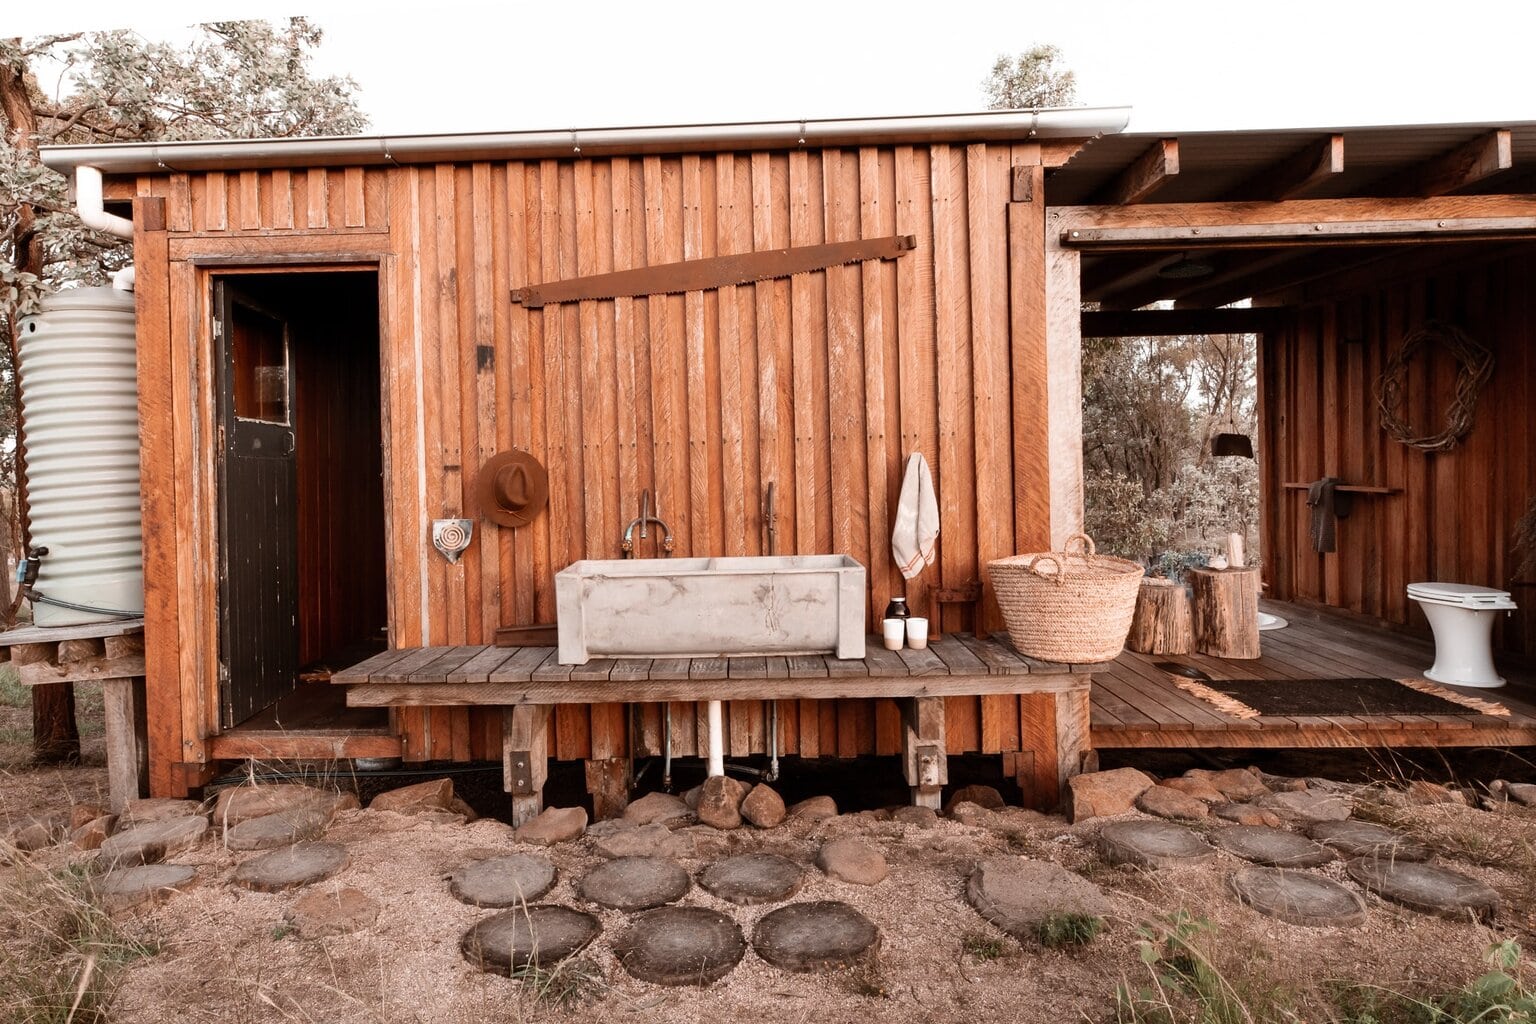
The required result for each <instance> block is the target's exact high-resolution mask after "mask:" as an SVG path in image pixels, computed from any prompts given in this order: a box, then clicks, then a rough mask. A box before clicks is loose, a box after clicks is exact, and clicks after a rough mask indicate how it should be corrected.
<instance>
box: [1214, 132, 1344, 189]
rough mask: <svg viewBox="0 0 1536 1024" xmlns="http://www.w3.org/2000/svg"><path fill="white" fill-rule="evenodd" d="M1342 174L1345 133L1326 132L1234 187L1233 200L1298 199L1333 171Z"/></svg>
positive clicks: (1326, 178) (1332, 173) (1328, 176)
mask: <svg viewBox="0 0 1536 1024" xmlns="http://www.w3.org/2000/svg"><path fill="white" fill-rule="evenodd" d="M1343 173H1344V135H1343V133H1342V132H1339V133H1335V134H1333V135H1329V136H1326V137H1324V138H1323V139H1321V140H1319V141H1318V142H1315V143H1312V144H1310V145H1307V146H1305V147H1303V148H1302V149H1299V150H1297V151H1296V152H1295V153H1293V154H1291V155H1290V156H1289V157H1287V158H1286V159H1284V160H1282V161H1280V162H1279V163H1276V164H1273V165H1271V166H1270V167H1268V168H1265V169H1264V170H1263V171H1260V172H1259V173H1258V174H1256V175H1254V176H1253V177H1252V178H1250V179H1248V180H1247V181H1245V182H1244V183H1243V184H1242V185H1240V186H1238V187H1237V188H1236V189H1234V190H1233V195H1232V198H1233V199H1257V200H1263V201H1268V202H1281V201H1283V200H1286V199H1298V198H1300V197H1302V196H1305V195H1306V194H1307V193H1308V192H1310V191H1312V189H1314V188H1315V187H1316V186H1318V185H1321V184H1322V183H1323V182H1325V181H1327V180H1328V179H1329V178H1331V177H1332V176H1333V175H1335V174H1343Z"/></svg>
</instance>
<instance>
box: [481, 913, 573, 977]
mask: <svg viewBox="0 0 1536 1024" xmlns="http://www.w3.org/2000/svg"><path fill="white" fill-rule="evenodd" d="M602 930H603V926H602V925H601V924H599V923H598V920H597V918H595V917H593V916H592V915H591V914H588V913H585V912H583V911H580V910H574V909H572V908H571V907H561V906H555V905H553V904H545V905H543V906H537V907H516V908H514V909H512V910H503V911H502V912H501V913H499V914H492V915H491V916H490V917H488V918H486V919H485V920H483V921H480V922H478V923H477V924H475V925H473V926H471V927H470V929H469V930H468V931H466V932H465V933H464V937H463V938H462V939H460V940H459V949H460V950H461V951H462V952H463V954H464V959H466V960H468V961H469V962H470V963H472V964H474V965H475V966H476V967H478V968H480V969H481V970H482V971H492V972H494V973H497V974H511V973H512V972H513V971H516V970H520V969H521V968H524V967H527V966H528V965H529V964H533V965H535V966H537V967H543V968H549V967H553V966H554V965H555V964H557V963H559V962H560V961H561V960H564V959H565V958H566V957H568V956H570V955H572V954H573V953H578V952H580V951H581V950H583V949H585V948H586V947H587V945H588V943H590V942H591V941H592V940H593V939H595V938H597V936H598V933H599V932H601V931H602Z"/></svg>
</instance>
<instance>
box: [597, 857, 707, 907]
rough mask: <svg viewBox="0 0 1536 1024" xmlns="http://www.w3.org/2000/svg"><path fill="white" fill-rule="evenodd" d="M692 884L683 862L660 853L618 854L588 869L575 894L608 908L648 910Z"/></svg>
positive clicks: (677, 896)
mask: <svg viewBox="0 0 1536 1024" xmlns="http://www.w3.org/2000/svg"><path fill="white" fill-rule="evenodd" d="M691 888H693V881H692V880H691V879H690V878H689V877H688V872H686V871H684V870H683V869H682V866H681V865H679V864H676V863H674V862H673V861H670V860H662V859H661V858H660V857H617V858H615V859H613V860H610V861H609V862H608V863H606V864H599V865H598V866H597V867H595V868H593V869H592V870H591V871H589V872H587V875H586V877H585V878H583V879H582V880H581V883H580V884H579V885H577V887H576V894H577V895H578V896H580V897H581V898H582V899H584V900H586V901H587V902H588V903H596V904H597V905H598V906H600V907H607V908H608V909H610V910H649V909H650V908H651V907H659V906H661V905H662V904H664V903H671V902H673V901H674V900H680V899H682V898H683V897H684V896H685V895H687V893H688V890H689V889H691Z"/></svg>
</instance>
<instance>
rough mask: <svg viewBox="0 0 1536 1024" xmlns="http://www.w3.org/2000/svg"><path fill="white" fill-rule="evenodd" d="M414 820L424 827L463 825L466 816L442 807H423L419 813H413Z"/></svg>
mask: <svg viewBox="0 0 1536 1024" xmlns="http://www.w3.org/2000/svg"><path fill="white" fill-rule="evenodd" d="M411 818H412V820H414V821H416V822H417V823H418V824H424V825H462V824H464V815H462V814H460V813H458V812H457V811H446V810H443V809H442V808H440V807H423V808H422V809H421V810H419V811H412V812H411Z"/></svg>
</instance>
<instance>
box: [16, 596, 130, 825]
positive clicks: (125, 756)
mask: <svg viewBox="0 0 1536 1024" xmlns="http://www.w3.org/2000/svg"><path fill="white" fill-rule="evenodd" d="M0 648H4V649H5V650H6V651H7V653H9V655H10V661H11V664H12V665H13V666H15V668H16V674H17V676H18V677H19V678H20V679H21V683H22V685H23V686H58V685H62V684H64V683H83V682H97V683H101V693H102V702H103V704H104V705H105V710H106V740H107V791H108V795H109V798H110V800H111V804H112V810H114V811H121V810H122V809H123V808H125V807H126V806H128V801H130V800H136V799H138V798H139V797H141V796H144V795H145V790H144V785H145V782H146V781H147V780H148V778H149V773H148V745H147V743H146V742H145V710H144V620H143V619H124V620H120V621H117V622H93V623H87V624H85V625H82V626H26V627H23V628H21V629H13V630H10V631H9V632H6V633H0Z"/></svg>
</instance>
